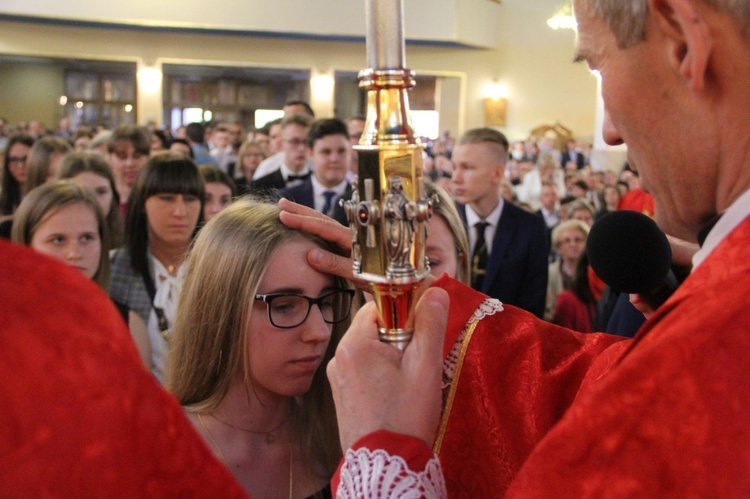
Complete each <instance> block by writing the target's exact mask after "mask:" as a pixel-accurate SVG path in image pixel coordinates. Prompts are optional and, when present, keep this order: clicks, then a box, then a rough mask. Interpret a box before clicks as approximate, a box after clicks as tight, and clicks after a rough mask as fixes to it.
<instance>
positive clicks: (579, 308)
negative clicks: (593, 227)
mask: <svg viewBox="0 0 750 499" xmlns="http://www.w3.org/2000/svg"><path fill="white" fill-rule="evenodd" d="M595 313H596V300H595V299H594V294H593V293H592V292H591V286H590V285H589V260H588V258H587V256H586V252H585V251H584V252H583V254H582V255H581V258H580V259H579V260H578V264H577V265H576V275H575V278H574V279H573V284H572V285H571V288H570V289H566V290H564V291H563V292H561V293H560V294H559V295H557V300H556V301H555V311H554V312H553V314H552V322H553V323H554V324H557V325H558V326H563V327H567V328H568V329H572V330H573V331H578V332H580V333H591V332H593V331H594V314H595Z"/></svg>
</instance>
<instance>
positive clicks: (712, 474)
mask: <svg viewBox="0 0 750 499" xmlns="http://www.w3.org/2000/svg"><path fill="white" fill-rule="evenodd" d="M748 240H750V218H748V219H746V220H745V221H744V222H743V223H742V224H741V225H740V226H739V227H737V228H736V229H735V230H734V231H733V232H732V233H731V234H730V235H729V236H728V237H726V239H725V240H724V241H723V242H722V243H721V244H720V245H719V246H718V247H717V248H716V249H715V250H714V252H713V253H712V254H711V255H710V256H709V257H708V259H707V260H706V261H705V262H704V263H703V264H702V265H701V266H700V267H699V268H697V269H696V270H695V271H694V272H693V273H692V274H691V275H690V277H689V278H688V279H687V280H686V281H685V282H684V283H683V284H682V286H681V287H680V288H679V289H678V290H677V292H676V293H675V294H674V295H673V296H672V297H671V298H670V299H669V300H668V301H667V302H666V303H665V304H664V305H663V306H662V307H660V308H659V309H658V310H657V312H656V313H654V314H653V315H652V316H651V317H650V318H649V320H648V321H647V322H646V323H645V324H644V326H643V327H642V328H641V331H639V333H638V335H637V336H636V338H635V339H633V340H627V339H625V340H622V339H620V338H612V337H609V336H606V335H600V334H590V335H580V334H577V333H574V332H572V331H569V330H565V329H562V328H558V327H555V326H551V325H549V324H546V323H543V322H541V321H538V320H536V319H535V318H534V317H531V316H529V315H528V314H525V313H523V312H521V311H519V310H517V309H514V308H512V307H509V306H506V307H505V310H504V311H502V312H499V313H496V314H494V315H491V316H488V317H486V318H484V319H483V320H482V321H480V323H479V324H478V325H477V326H476V329H475V330H474V337H473V338H472V339H471V342H470V343H469V347H468V348H467V349H466V354H465V358H464V364H463V368H462V370H461V372H460V375H459V377H458V384H457V385H456V388H455V394H454V399H453V402H452V406H451V405H450V403H449V405H448V407H447V408H446V410H448V409H450V410H451V412H450V413H449V414H448V418H447V425H446V427H445V429H444V432H442V433H443V441H442V446H441V448H440V451H439V456H440V461H441V464H442V468H443V473H444V475H445V482H446V486H447V490H448V492H449V496H450V497H499V496H503V495H505V496H506V497H576V498H579V497H596V498H599V497H659V498H661V497H750V473H748V469H750V334H749V333H750V332H749V331H748V326H747V324H750V309H749V308H748V307H747V305H746V302H747V297H748V296H750V244H748V243H747V241H748ZM439 285H442V286H443V287H445V288H446V289H448V291H449V294H450V295H451V297H452V298H454V300H452V301H451V314H450V319H449V326H448V331H449V334H450V335H451V337H455V336H456V333H455V331H456V328H457V327H458V328H459V329H460V328H461V327H462V326H460V325H458V326H457V325H456V322H457V321H459V320H460V319H461V318H465V317H466V316H467V315H470V314H467V313H465V312H464V309H465V308H466V309H468V308H469V307H471V306H472V305H476V300H477V298H476V297H475V296H472V295H470V293H471V291H470V290H468V289H465V288H463V287H460V288H459V286H460V285H457V284H455V283H452V282H450V281H445V280H444V281H442V282H440V283H439ZM459 290H460V293H461V303H460V304H458V305H455V304H454V302H455V301H458V300H455V297H456V296H457V291H459ZM456 307H458V308H459V309H460V313H461V314H462V315H461V317H456V310H455V308H456ZM483 323H485V324H483ZM477 340H479V341H477ZM618 340H620V341H618ZM447 341H450V340H449V339H448V340H447ZM475 342H476V344H475ZM449 402H450V400H449ZM451 407H452V408H451ZM439 438H440V436H439ZM407 442H408V443H407ZM407 446H408V447H409V452H410V454H409V456H413V455H419V456H420V462H422V461H424V459H425V455H426V454H429V452H430V450H429V448H427V446H426V445H425V444H424V443H423V442H421V441H420V440H417V439H413V438H412V439H409V440H405V439H404V438H401V439H400V440H392V434H389V433H387V432H378V433H375V434H372V435H368V436H366V437H364V438H363V439H361V440H360V441H359V442H358V443H357V444H355V447H354V450H353V451H352V450H350V451H348V452H347V456H346V457H345V461H344V463H345V466H344V469H342V471H341V476H342V477H345V476H346V477H347V479H348V477H349V476H351V475H352V473H354V474H356V473H358V470H357V467H356V466H352V465H351V464H352V461H351V460H349V461H347V459H350V457H351V456H352V455H356V453H357V452H358V449H359V448H368V449H377V448H379V449H384V450H385V451H387V452H388V453H389V454H391V455H393V456H396V457H397V456H399V455H402V456H406V455H407V454H404V453H403V451H404V450H405V448H406V447H407ZM410 459H411V458H410V457H409V458H405V460H406V462H407V463H408V464H409V468H411V470H410V471H418V470H419V469H420V468H419V465H417V466H412V464H411V463H412V461H411V460H410ZM337 476H338V475H337ZM422 478H424V477H422ZM343 483H344V482H343V481H342V484H343Z"/></svg>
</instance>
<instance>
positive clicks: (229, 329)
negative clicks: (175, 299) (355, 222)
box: [167, 199, 354, 498]
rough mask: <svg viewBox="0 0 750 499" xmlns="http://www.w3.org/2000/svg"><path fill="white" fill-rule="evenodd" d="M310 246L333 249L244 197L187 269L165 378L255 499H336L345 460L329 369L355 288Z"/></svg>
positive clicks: (218, 220) (209, 233) (213, 228)
mask: <svg viewBox="0 0 750 499" xmlns="http://www.w3.org/2000/svg"><path fill="white" fill-rule="evenodd" d="M313 248H326V249H328V250H332V249H333V247H332V245H330V244H329V243H326V242H324V241H323V240H321V239H320V238H318V237H316V236H313V235H310V234H307V233H305V232H301V231H298V230H294V229H290V228H288V227H286V226H285V225H283V224H282V223H281V221H280V220H279V208H278V207H277V206H275V205H272V204H267V203H261V202H257V201H255V200H251V199H241V200H239V201H237V202H235V203H234V204H232V206H230V207H229V208H227V209H226V210H224V211H222V212H221V213H219V214H218V215H216V217H214V218H213V219H212V220H211V221H210V222H209V223H207V224H206V226H205V227H204V228H203V229H201V232H200V234H199V235H198V237H197V238H196V240H195V244H194V246H193V248H192V250H191V253H190V257H189V259H188V262H187V264H186V265H187V276H186V278H185V286H184V290H183V293H182V297H181V299H180V308H179V314H178V316H177V322H176V323H175V327H174V336H173V348H172V350H171V357H170V359H169V370H168V373H169V375H168V383H167V385H168V387H169V389H170V391H172V393H174V394H175V396H176V397H177V399H178V400H179V401H180V403H181V404H182V405H183V406H185V410H186V411H187V415H188V418H189V419H190V421H191V422H192V423H193V425H194V426H195V429H196V430H197V431H198V433H200V434H201V436H202V437H203V439H204V440H205V442H206V445H208V447H209V448H210V449H211V450H212V451H213V452H214V454H215V455H216V457H217V458H218V459H219V460H220V461H222V462H223V463H224V465H226V467H227V468H228V469H229V470H230V471H231V472H232V474H233V475H234V476H235V478H236V479H237V481H238V482H239V483H240V484H241V485H242V486H243V487H244V488H245V490H247V491H248V492H249V493H250V494H251V495H252V496H253V497H294V498H303V497H315V498H324V497H330V489H329V488H328V483H329V481H330V479H331V476H332V475H333V473H334V471H335V470H336V465H337V464H338V460H339V459H340V457H341V448H340V443H339V438H338V431H337V429H336V416H335V412H334V407H333V403H332V402H333V400H332V397H331V389H330V386H329V384H328V381H327V378H326V373H325V366H326V365H327V364H328V361H329V360H331V358H332V357H333V353H334V351H335V350H336V345H337V344H338V341H339V339H340V338H341V336H342V335H343V333H344V331H346V328H347V326H348V324H349V315H350V309H351V304H352V296H353V294H354V291H353V290H351V289H349V288H348V286H347V283H346V281H345V280H344V279H342V278H339V277H334V276H332V275H330V274H325V273H322V272H318V271H316V270H314V269H313V268H312V267H311V266H310V265H309V263H308V262H307V252H308V251H310V250H312V249H313Z"/></svg>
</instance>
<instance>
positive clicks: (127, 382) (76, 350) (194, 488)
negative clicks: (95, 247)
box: [0, 242, 247, 497]
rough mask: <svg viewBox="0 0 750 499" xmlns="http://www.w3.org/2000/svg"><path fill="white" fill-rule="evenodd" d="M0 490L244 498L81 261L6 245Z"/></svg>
mask: <svg viewBox="0 0 750 499" xmlns="http://www.w3.org/2000/svg"><path fill="white" fill-rule="evenodd" d="M0 307H2V311H3V313H2V322H0V345H1V349H0V352H2V359H1V360H0V394H2V403H3V406H2V409H0V497H247V496H246V494H245V493H244V491H243V490H242V489H241V488H240V486H239V485H237V483H236V482H235V481H234V479H233V478H232V476H231V474H230V473H229V471H228V470H227V469H226V468H225V467H224V466H223V465H222V464H221V463H219V462H218V461H216V459H214V457H213V455H212V454H211V451H210V450H209V449H208V448H207V447H206V446H205V444H204V443H203V441H202V439H201V437H200V436H199V435H198V434H197V433H196V432H195V431H194V430H193V428H192V426H191V425H190V423H189V422H188V420H187V418H185V416H184V414H183V411H182V408H181V407H180V405H179V404H178V403H177V400H176V399H175V398H174V397H173V396H171V395H169V394H168V393H166V392H165V391H164V390H162V389H161V388H160V387H159V385H158V384H157V382H156V380H155V379H154V377H153V376H152V375H151V374H150V373H149V372H148V371H146V369H145V368H144V367H143V366H142V365H141V361H140V358H139V357H138V353H137V352H136V349H135V346H134V345H133V341H132V340H131V338H130V333H129V332H128V330H127V328H126V326H125V324H124V322H123V320H122V318H121V316H120V315H119V313H118V312H117V311H116V309H115V307H114V306H113V305H112V302H111V301H110V300H109V298H108V297H107V296H106V295H105V294H104V293H103V292H102V290H101V289H100V288H99V287H98V286H96V285H95V284H94V283H93V282H92V281H90V280H88V279H86V278H85V277H84V276H83V274H82V273H81V272H80V271H79V270H78V269H75V268H72V267H68V266H65V265H63V264H62V263H60V262H57V261H53V260H50V259H49V258H47V257H43V256H41V255H39V254H36V253H34V252H32V251H31V250H29V249H28V248H23V247H21V246H18V245H11V244H9V243H6V242H0Z"/></svg>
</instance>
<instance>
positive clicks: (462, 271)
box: [425, 182, 471, 286]
mask: <svg viewBox="0 0 750 499" xmlns="http://www.w3.org/2000/svg"><path fill="white" fill-rule="evenodd" d="M425 193H426V194H427V196H428V197H432V196H437V198H438V202H437V203H435V204H434V205H433V216H435V215H437V216H439V217H440V218H442V219H443V220H444V221H445V223H446V225H447V226H448V229H449V230H450V231H451V235H452V236H453V250H454V251H455V253H456V262H457V265H456V275H455V279H456V280H457V281H460V282H462V283H464V284H466V285H467V286H468V285H469V283H470V282H471V264H470V262H469V241H468V239H467V238H466V230H464V225H463V222H462V221H461V215H459V214H458V210H457V209H456V204H455V202H454V201H453V199H452V198H451V197H450V195H449V194H448V193H447V192H446V191H445V189H443V188H442V187H440V186H439V185H436V184H433V183H432V182H425Z"/></svg>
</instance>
